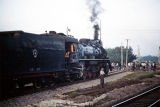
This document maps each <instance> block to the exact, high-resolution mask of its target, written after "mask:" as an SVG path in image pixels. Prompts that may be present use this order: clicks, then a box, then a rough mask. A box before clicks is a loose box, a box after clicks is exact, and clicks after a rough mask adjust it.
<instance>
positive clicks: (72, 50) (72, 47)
mask: <svg viewBox="0 0 160 107" xmlns="http://www.w3.org/2000/svg"><path fill="white" fill-rule="evenodd" d="M71 52H75V50H74V45H73V44H71Z"/></svg>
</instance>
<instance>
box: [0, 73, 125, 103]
mask: <svg viewBox="0 0 160 107" xmlns="http://www.w3.org/2000/svg"><path fill="white" fill-rule="evenodd" d="M122 72H123V71H112V72H109V73H108V76H112V75H116V74H119V73H122ZM95 79H97V78H95ZM95 79H86V80H76V81H72V82H61V83H53V84H51V86H47V87H42V88H37V89H36V88H34V87H33V86H32V85H31V86H27V87H24V88H23V89H19V88H17V89H15V90H12V91H11V92H9V93H7V95H4V97H0V100H7V99H10V98H16V97H18V96H24V95H28V94H33V93H36V92H42V91H45V90H49V89H56V88H59V87H63V86H68V85H72V84H77V83H83V82H87V81H91V80H95Z"/></svg>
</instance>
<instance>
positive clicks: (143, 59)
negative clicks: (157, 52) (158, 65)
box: [140, 55, 158, 62]
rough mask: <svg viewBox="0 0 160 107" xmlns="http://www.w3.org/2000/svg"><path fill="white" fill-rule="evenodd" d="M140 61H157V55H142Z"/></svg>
mask: <svg viewBox="0 0 160 107" xmlns="http://www.w3.org/2000/svg"><path fill="white" fill-rule="evenodd" d="M140 61H141V62H145V61H151V62H158V57H157V56H151V55H149V56H144V57H141V58H140Z"/></svg>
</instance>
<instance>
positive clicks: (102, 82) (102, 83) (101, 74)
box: [100, 68, 105, 88]
mask: <svg viewBox="0 0 160 107" xmlns="http://www.w3.org/2000/svg"><path fill="white" fill-rule="evenodd" d="M104 75H105V73H104V68H101V70H100V85H101V88H104Z"/></svg>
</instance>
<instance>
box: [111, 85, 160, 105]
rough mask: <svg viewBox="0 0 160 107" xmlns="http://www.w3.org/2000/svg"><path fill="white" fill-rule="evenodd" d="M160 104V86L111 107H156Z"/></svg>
mask: <svg viewBox="0 0 160 107" xmlns="http://www.w3.org/2000/svg"><path fill="white" fill-rule="evenodd" d="M159 104H160V85H159V86H156V87H154V88H152V89H149V90H147V91H145V92H143V93H140V94H138V95H136V96H134V97H131V98H129V99H126V100H124V101H122V102H120V103H117V104H115V105H113V106H112V107H157V106H159Z"/></svg>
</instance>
